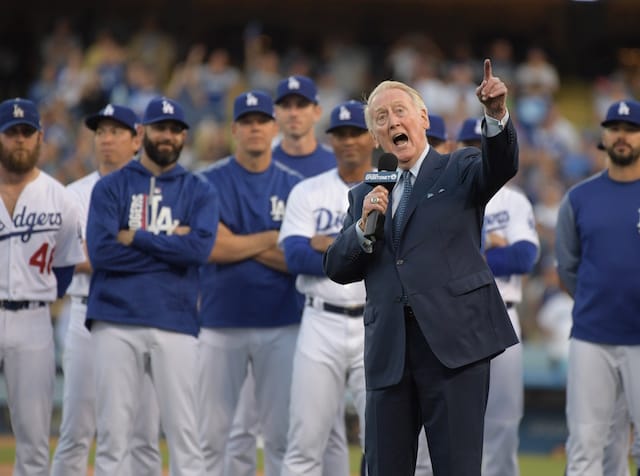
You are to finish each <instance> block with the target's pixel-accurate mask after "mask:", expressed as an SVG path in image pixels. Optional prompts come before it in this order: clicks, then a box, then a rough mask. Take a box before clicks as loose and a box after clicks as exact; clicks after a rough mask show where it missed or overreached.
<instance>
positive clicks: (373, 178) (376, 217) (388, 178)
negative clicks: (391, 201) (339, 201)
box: [364, 152, 398, 241]
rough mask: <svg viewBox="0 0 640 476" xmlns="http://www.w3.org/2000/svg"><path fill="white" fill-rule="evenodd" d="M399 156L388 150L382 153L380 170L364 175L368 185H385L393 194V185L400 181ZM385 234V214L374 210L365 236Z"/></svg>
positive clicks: (365, 227)
mask: <svg viewBox="0 0 640 476" xmlns="http://www.w3.org/2000/svg"><path fill="white" fill-rule="evenodd" d="M397 168H398V158H397V157H396V156H395V155H394V154H390V153H388V152H386V153H384V154H382V155H381V156H380V159H379V160H378V171H377V172H368V173H366V174H365V176H364V181H365V183H366V184H368V185H372V186H373V187H375V186H376V185H382V186H384V187H385V188H386V189H387V190H388V191H389V194H391V191H392V190H393V187H394V186H395V184H396V182H397V181H398V172H396V169H397ZM389 196H391V195H389ZM383 236H384V215H382V214H380V212H379V211H378V210H374V211H372V212H371V213H369V216H367V223H366V224H365V226H364V237H365V238H367V239H368V240H372V241H375V240H380V239H382V237H383Z"/></svg>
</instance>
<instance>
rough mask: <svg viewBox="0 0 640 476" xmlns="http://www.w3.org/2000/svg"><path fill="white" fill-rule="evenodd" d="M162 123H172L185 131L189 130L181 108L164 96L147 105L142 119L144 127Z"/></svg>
mask: <svg viewBox="0 0 640 476" xmlns="http://www.w3.org/2000/svg"><path fill="white" fill-rule="evenodd" d="M163 121H174V122H177V123H179V124H181V125H182V126H183V127H184V128H185V129H189V124H187V121H186V120H185V117H184V111H183V110H182V106H181V105H180V104H178V103H177V102H176V101H174V100H173V99H169V98H167V97H164V96H162V97H157V98H154V99H152V100H151V101H150V102H149V104H148V105H147V109H146V110H145V111H144V117H143V118H142V123H143V124H144V125H147V124H155V123H156V122H163Z"/></svg>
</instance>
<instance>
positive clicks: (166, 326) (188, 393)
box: [87, 97, 219, 476]
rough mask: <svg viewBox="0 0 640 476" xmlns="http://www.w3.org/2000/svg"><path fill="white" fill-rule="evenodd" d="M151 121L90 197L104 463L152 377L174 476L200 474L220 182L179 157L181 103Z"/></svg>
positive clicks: (104, 467) (117, 453) (120, 465)
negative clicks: (202, 285)
mask: <svg viewBox="0 0 640 476" xmlns="http://www.w3.org/2000/svg"><path fill="white" fill-rule="evenodd" d="M143 125H144V136H143V147H142V154H141V156H140V160H132V161H130V162H129V163H128V164H127V165H125V166H124V167H122V168H121V169H119V170H117V171H115V172H112V173H110V174H109V175H107V176H106V177H103V178H102V179H100V180H99V181H98V182H97V183H96V184H95V186H94V188H93V192H92V194H91V201H90V204H89V216H88V219H87V250H88V253H89V258H90V260H91V264H92V266H93V274H92V276H91V290H90V293H89V302H88V307H87V325H88V326H89V327H90V328H91V337H92V340H93V343H94V346H95V352H96V358H95V363H96V365H95V372H96V386H97V387H96V408H97V412H96V413H97V432H98V437H97V450H96V464H95V467H96V470H95V474H96V476H116V475H120V474H122V472H123V471H124V469H125V462H126V456H127V453H128V450H129V448H130V447H131V445H132V434H133V424H134V418H135V416H136V413H137V411H138V407H139V405H140V403H139V402H140V398H141V396H142V390H143V387H144V382H145V380H146V378H148V377H150V378H151V380H152V382H153V387H154V390H155V394H156V397H157V399H158V407H159V409H160V417H161V420H162V428H163V430H164V433H165V435H166V438H167V445H168V447H169V463H170V472H171V474H172V476H202V475H203V474H204V462H203V458H202V452H201V448H200V444H199V441H198V418H199V415H198V408H197V407H198V403H197V398H196V393H197V387H198V382H197V359H198V340H197V336H198V333H199V331H200V320H199V318H198V282H199V278H198V270H199V266H200V264H203V263H204V262H206V260H207V257H208V256H209V252H210V251H211V248H212V247H213V243H214V241H215V239H216V223H217V217H218V210H219V209H218V200H217V195H216V192H215V189H214V188H213V187H212V186H211V184H209V183H207V182H206V181H205V180H204V179H203V178H202V177H198V176H196V175H195V174H192V173H191V172H189V171H187V170H186V169H185V168H184V167H182V166H181V165H180V164H178V159H179V158H180V153H181V151H182V148H183V145H184V143H185V141H186V138H187V129H188V127H189V124H188V123H187V122H185V116H184V111H183V109H182V107H181V106H180V104H178V103H177V102H175V101H173V100H171V99H169V98H165V97H158V98H154V99H152V100H151V101H150V102H149V104H148V106H147V108H146V110H145V114H144V117H143ZM144 403H146V402H144Z"/></svg>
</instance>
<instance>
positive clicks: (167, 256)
mask: <svg viewBox="0 0 640 476" xmlns="http://www.w3.org/2000/svg"><path fill="white" fill-rule="evenodd" d="M199 183H200V187H199V189H198V191H199V193H198V196H197V198H196V199H195V200H194V203H193V209H192V215H191V216H190V217H189V223H188V225H189V227H190V228H191V231H190V232H189V233H187V234H186V235H155V234H153V233H151V232H149V231H146V230H138V231H136V234H135V237H134V239H133V247H134V248H137V249H140V250H142V251H144V252H145V253H148V254H150V255H151V256H153V257H155V258H156V259H159V260H163V261H166V262H167V263H170V264H172V265H176V266H192V265H200V264H205V263H206V262H207V258H208V257H209V254H210V253H211V249H212V248H213V243H214V241H215V238H216V232H217V230H218V222H219V220H220V212H219V207H218V197H217V194H216V192H215V189H214V188H213V186H212V185H211V184H210V183H207V182H204V181H201V182H199Z"/></svg>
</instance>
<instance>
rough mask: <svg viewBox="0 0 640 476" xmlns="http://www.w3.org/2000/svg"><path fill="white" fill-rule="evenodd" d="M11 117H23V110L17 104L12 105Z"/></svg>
mask: <svg viewBox="0 0 640 476" xmlns="http://www.w3.org/2000/svg"><path fill="white" fill-rule="evenodd" d="M13 117H16V118H18V117H19V118H23V117H24V110H23V109H22V108H21V107H20V106H18V105H17V104H14V105H13Z"/></svg>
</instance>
